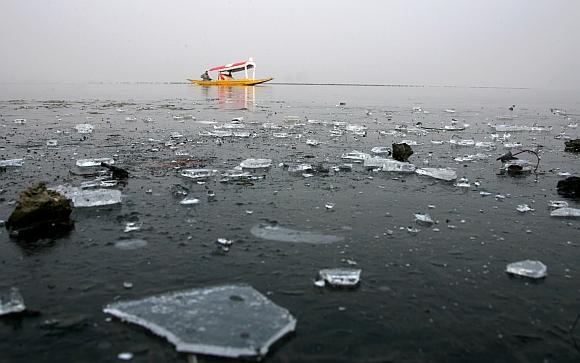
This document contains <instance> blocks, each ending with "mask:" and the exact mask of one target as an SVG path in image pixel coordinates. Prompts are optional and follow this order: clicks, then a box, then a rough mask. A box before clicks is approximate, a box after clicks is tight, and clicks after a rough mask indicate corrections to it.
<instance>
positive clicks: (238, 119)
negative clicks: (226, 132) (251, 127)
mask: <svg viewBox="0 0 580 363" xmlns="http://www.w3.org/2000/svg"><path fill="white" fill-rule="evenodd" d="M232 121H237V122H242V121H244V117H243V116H242V117H234V118H233V119H232Z"/></svg>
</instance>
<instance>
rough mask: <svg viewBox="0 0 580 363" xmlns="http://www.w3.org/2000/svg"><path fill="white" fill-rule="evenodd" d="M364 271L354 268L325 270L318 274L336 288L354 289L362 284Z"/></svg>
mask: <svg viewBox="0 0 580 363" xmlns="http://www.w3.org/2000/svg"><path fill="white" fill-rule="evenodd" d="M361 272H362V270H360V269H352V268H333V269H323V270H320V271H319V272H318V274H319V275H320V277H321V278H322V279H323V280H324V281H326V282H327V283H328V284H330V285H332V286H336V287H354V286H356V285H357V284H358V283H359V282H360V274H361Z"/></svg>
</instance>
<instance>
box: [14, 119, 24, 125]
mask: <svg viewBox="0 0 580 363" xmlns="http://www.w3.org/2000/svg"><path fill="white" fill-rule="evenodd" d="M14 123H15V124H19V125H24V124H25V123H26V119H25V118H17V119H14Z"/></svg>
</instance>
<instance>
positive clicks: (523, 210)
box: [516, 204, 534, 213]
mask: <svg viewBox="0 0 580 363" xmlns="http://www.w3.org/2000/svg"><path fill="white" fill-rule="evenodd" d="M516 210H517V211H518V212H520V213H526V212H533V211H534V209H533V208H531V207H530V206H529V205H527V204H520V205H518V206H517V207H516Z"/></svg>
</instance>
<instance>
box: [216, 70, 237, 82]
mask: <svg viewBox="0 0 580 363" xmlns="http://www.w3.org/2000/svg"><path fill="white" fill-rule="evenodd" d="M219 79H221V80H230V79H234V77H233V76H232V71H228V74H225V73H221V72H220V75H219Z"/></svg>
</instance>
